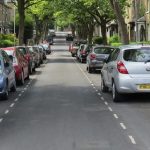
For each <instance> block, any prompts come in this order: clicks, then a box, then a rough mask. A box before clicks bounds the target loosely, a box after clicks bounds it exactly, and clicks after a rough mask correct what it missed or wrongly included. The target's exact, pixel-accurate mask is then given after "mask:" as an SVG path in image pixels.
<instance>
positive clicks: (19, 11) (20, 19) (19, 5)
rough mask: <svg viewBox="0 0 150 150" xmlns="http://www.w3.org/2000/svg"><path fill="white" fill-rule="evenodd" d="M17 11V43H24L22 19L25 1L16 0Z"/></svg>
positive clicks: (23, 17)
mask: <svg viewBox="0 0 150 150" xmlns="http://www.w3.org/2000/svg"><path fill="white" fill-rule="evenodd" d="M18 13H19V34H18V38H19V45H23V44H24V20H25V1H24V0H18Z"/></svg>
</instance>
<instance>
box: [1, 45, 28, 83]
mask: <svg viewBox="0 0 150 150" xmlns="http://www.w3.org/2000/svg"><path fill="white" fill-rule="evenodd" d="M2 49H3V50H4V51H5V52H6V53H7V54H8V55H9V56H12V58H13V66H14V69H15V75H16V81H17V82H19V83H20V84H21V85H23V84H24V80H25V79H29V68H28V66H29V65H28V61H27V59H26V58H25V57H24V55H23V53H22V52H21V51H20V50H19V49H18V48H17V47H7V48H2Z"/></svg>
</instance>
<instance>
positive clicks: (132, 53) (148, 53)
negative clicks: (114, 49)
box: [123, 48, 150, 62]
mask: <svg viewBox="0 0 150 150" xmlns="http://www.w3.org/2000/svg"><path fill="white" fill-rule="evenodd" d="M123 58H124V60H126V61H132V62H146V61H150V48H141V49H129V50H125V52H124V55H123Z"/></svg>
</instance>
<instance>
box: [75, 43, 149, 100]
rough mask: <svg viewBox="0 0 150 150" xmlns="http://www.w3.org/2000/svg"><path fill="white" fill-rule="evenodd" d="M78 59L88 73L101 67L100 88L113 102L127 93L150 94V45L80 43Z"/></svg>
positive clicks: (77, 52) (77, 53)
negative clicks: (110, 96)
mask: <svg viewBox="0 0 150 150" xmlns="http://www.w3.org/2000/svg"><path fill="white" fill-rule="evenodd" d="M76 58H77V60H79V62H84V61H85V62H86V68H87V71H88V72H89V73H92V72H94V71H95V70H96V69H99V70H101V73H100V76H101V83H100V87H101V91H102V92H109V91H111V93H112V99H113V101H114V102H119V101H120V100H122V99H123V97H124V96H125V95H127V94H133V93H150V45H124V46H120V47H118V48H114V47H111V46H103V45H87V44H81V45H79V47H78V49H77V51H76Z"/></svg>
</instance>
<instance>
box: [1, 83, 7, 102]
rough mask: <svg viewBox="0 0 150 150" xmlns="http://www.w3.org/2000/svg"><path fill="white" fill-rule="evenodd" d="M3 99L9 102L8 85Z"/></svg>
mask: <svg viewBox="0 0 150 150" xmlns="http://www.w3.org/2000/svg"><path fill="white" fill-rule="evenodd" d="M2 98H3V100H7V99H8V83H7V85H6V90H5V93H4V94H3V96H2Z"/></svg>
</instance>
